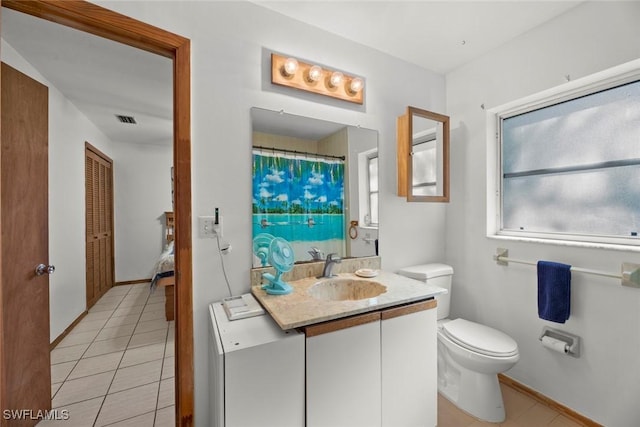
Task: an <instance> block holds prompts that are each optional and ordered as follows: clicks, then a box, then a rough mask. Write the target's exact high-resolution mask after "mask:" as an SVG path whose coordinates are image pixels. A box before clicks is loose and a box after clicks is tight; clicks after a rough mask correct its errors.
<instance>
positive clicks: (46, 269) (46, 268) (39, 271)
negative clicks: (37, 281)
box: [36, 264, 56, 276]
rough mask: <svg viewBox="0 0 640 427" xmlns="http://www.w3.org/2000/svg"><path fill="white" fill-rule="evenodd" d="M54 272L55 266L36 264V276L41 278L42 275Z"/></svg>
mask: <svg viewBox="0 0 640 427" xmlns="http://www.w3.org/2000/svg"><path fill="white" fill-rule="evenodd" d="M54 271H56V267H55V265H45V264H38V266H37V267H36V276H42V275H43V274H53V272H54Z"/></svg>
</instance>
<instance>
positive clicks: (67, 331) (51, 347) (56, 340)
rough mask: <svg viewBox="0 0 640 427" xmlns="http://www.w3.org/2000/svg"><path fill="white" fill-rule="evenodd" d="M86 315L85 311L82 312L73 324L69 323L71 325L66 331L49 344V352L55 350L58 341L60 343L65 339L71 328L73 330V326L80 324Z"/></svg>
mask: <svg viewBox="0 0 640 427" xmlns="http://www.w3.org/2000/svg"><path fill="white" fill-rule="evenodd" d="M87 314H89V312H88V311H87V310H85V311H83V312H82V313H80V316H78V318H77V319H76V320H74V321H73V322H71V324H70V325H69V327H67V329H65V330H64V331H62V333H61V334H60V335H58V338H56V339H55V340H53V342H52V343H51V344H49V351H51V350H53V349H54V348H56V346H57V345H58V344H60V341H62V340H63V339H64V337H66V336H67V335H68V334H69V332H71V330H72V329H73V328H75V326H76V325H77V324H78V323H80V321H81V320H82V319H83V318H84V316H86V315H87Z"/></svg>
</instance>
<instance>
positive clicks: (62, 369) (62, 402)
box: [38, 283, 175, 427]
mask: <svg viewBox="0 0 640 427" xmlns="http://www.w3.org/2000/svg"><path fill="white" fill-rule="evenodd" d="M164 306H165V303H164V292H163V290H162V289H158V290H156V291H155V292H154V293H152V294H150V293H149V284H148V283H145V284H137V285H124V286H116V287H113V288H111V289H110V290H109V291H108V292H107V293H106V294H105V295H104V296H103V297H102V298H100V300H99V301H98V302H97V303H96V304H95V305H94V306H93V307H92V308H91V309H90V310H89V313H88V314H87V316H85V317H84V318H83V319H82V320H81V321H80V322H79V323H78V324H77V325H76V326H75V327H74V328H73V330H72V331H71V332H70V333H69V334H68V335H67V336H66V337H65V338H64V339H63V340H62V341H61V342H60V343H59V344H58V345H57V346H56V348H55V349H54V350H53V351H52V352H51V383H52V385H51V396H52V399H53V408H54V409H59V410H63V409H66V410H68V418H69V419H68V420H58V421H53V420H47V421H41V422H40V423H38V426H39V427H40V426H43V427H48V426H58V425H59V426H64V427H74V426H78V427H89V426H96V427H97V426H106V425H108V426H114V427H115V426H139V427H154V426H157V427H160V426H174V425H175V421H174V420H175V415H174V413H175V403H174V389H175V387H174V330H175V329H174V322H173V321H171V322H167V321H166V319H165V311H164Z"/></svg>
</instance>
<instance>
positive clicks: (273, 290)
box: [256, 236, 294, 295]
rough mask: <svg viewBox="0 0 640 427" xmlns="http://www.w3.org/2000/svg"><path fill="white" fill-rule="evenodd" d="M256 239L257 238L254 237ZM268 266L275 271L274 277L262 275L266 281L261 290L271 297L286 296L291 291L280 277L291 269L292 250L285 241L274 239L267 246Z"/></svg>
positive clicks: (278, 238) (266, 274) (267, 274)
mask: <svg viewBox="0 0 640 427" xmlns="http://www.w3.org/2000/svg"><path fill="white" fill-rule="evenodd" d="M256 237H257V236H256ZM268 260H269V264H271V266H273V268H275V270H276V275H275V276H274V275H273V274H270V273H263V274H262V277H263V278H264V279H266V280H267V282H269V283H266V284H264V285H262V289H264V290H265V291H266V292H267V293H268V294H271V295H286V294H288V293H290V292H291V291H292V288H291V286H290V285H289V284H288V283H285V282H283V281H282V279H281V278H280V276H282V273H286V272H287V271H290V270H291V269H292V268H293V262H294V259H293V248H292V247H291V245H290V244H289V242H287V241H286V240H285V239H283V238H281V237H274V238H273V240H272V241H271V243H270V244H269V256H268Z"/></svg>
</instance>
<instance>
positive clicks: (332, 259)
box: [318, 254, 342, 279]
mask: <svg viewBox="0 0 640 427" xmlns="http://www.w3.org/2000/svg"><path fill="white" fill-rule="evenodd" d="M334 255H335V256H334ZM337 255H338V254H329V255H327V259H326V261H325V262H324V269H323V270H322V276H318V279H320V278H324V277H333V276H335V274H333V266H334V265H336V264H340V263H341V262H342V258H340V257H339V256H337Z"/></svg>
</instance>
